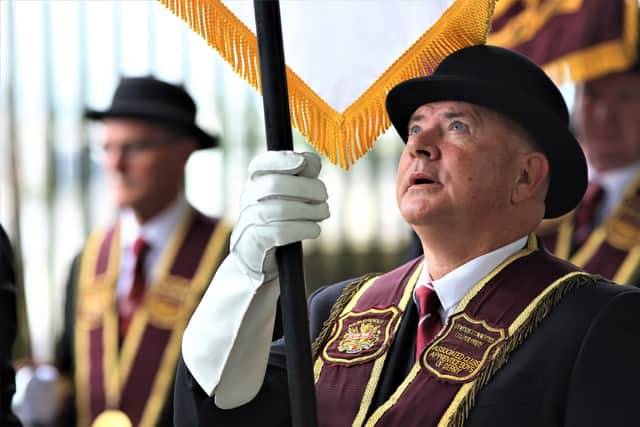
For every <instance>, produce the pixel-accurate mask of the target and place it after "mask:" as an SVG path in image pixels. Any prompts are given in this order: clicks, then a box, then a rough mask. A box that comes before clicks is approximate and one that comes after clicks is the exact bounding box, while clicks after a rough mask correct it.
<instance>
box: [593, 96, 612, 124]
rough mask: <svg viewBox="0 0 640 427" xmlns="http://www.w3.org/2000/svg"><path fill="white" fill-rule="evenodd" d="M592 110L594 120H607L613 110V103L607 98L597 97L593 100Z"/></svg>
mask: <svg viewBox="0 0 640 427" xmlns="http://www.w3.org/2000/svg"><path fill="white" fill-rule="evenodd" d="M591 112H592V116H593V119H594V120H598V121H603V120H606V119H608V118H609V116H610V115H611V112H612V108H611V104H610V102H609V101H607V100H606V99H597V100H595V101H594V102H593V106H592V110H591Z"/></svg>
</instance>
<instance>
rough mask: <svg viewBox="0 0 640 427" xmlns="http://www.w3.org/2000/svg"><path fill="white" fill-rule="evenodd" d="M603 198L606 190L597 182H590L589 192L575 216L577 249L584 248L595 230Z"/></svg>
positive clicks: (575, 242) (585, 194)
mask: <svg viewBox="0 0 640 427" xmlns="http://www.w3.org/2000/svg"><path fill="white" fill-rule="evenodd" d="M603 198H604V188H602V186H601V185H600V184H599V183H597V182H595V181H591V182H589V185H588V186H587V191H586V192H585V193H584V197H583V198H582V201H581V202H580V204H579V205H578V207H577V209H576V212H575V216H574V223H575V228H574V230H575V235H574V244H575V247H576V248H579V247H580V246H582V244H583V243H584V242H585V240H587V237H589V234H590V233H591V231H592V230H593V226H594V225H595V224H594V221H595V217H596V211H597V209H598V205H599V204H600V202H601V201H602V199H603Z"/></svg>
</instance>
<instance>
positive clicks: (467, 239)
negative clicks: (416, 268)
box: [417, 230, 530, 280]
mask: <svg viewBox="0 0 640 427" xmlns="http://www.w3.org/2000/svg"><path fill="white" fill-rule="evenodd" d="M505 231H506V230H505ZM417 232H418V235H419V236H420V239H421V241H422V246H423V252H424V256H425V259H426V261H427V264H428V265H429V273H430V275H431V277H432V278H433V279H434V280H437V279H439V278H441V277H443V276H445V275H446V274H447V273H450V272H451V271H453V270H455V269H456V268H458V267H460V266H461V265H464V264H465V263H467V262H469V261H471V260H473V259H475V258H478V257H479V256H482V255H485V254H487V253H489V252H492V251H494V250H496V249H498V248H501V247H503V246H505V245H507V244H509V243H512V242H514V241H516V240H518V239H519V238H521V237H523V236H526V235H527V234H528V233H529V232H530V231H526V230H520V231H511V232H508V233H506V232H502V230H494V232H491V233H487V232H479V231H478V230H475V231H474V232H469V233H435V232H433V231H432V230H427V231H425V230H420V231H417Z"/></svg>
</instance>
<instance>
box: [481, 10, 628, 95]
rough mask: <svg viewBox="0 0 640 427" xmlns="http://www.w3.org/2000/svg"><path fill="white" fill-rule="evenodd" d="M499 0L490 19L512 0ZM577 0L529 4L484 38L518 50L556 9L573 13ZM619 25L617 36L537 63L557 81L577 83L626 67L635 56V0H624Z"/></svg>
mask: <svg viewBox="0 0 640 427" xmlns="http://www.w3.org/2000/svg"><path fill="white" fill-rule="evenodd" d="M501 3H502V4H501ZM501 3H498V4H499V6H498V7H496V12H495V14H494V19H497V18H498V17H499V16H501V15H502V14H503V13H504V12H506V10H507V9H508V8H509V7H511V6H512V5H513V4H514V3H515V1H514V0H502V2H501ZM581 3H582V1H579V0H571V1H567V2H565V3H562V4H561V3H559V2H548V3H546V6H545V5H544V4H543V5H536V4H534V5H529V6H528V7H527V9H525V10H524V11H523V12H522V13H520V14H519V15H517V16H515V17H514V18H513V19H511V21H510V22H509V23H508V24H506V25H505V26H504V28H502V29H501V30H500V31H499V32H496V33H493V34H490V35H489V37H488V41H487V42H488V43H489V44H494V45H498V46H502V47H507V48H512V49H516V50H518V46H519V45H521V44H522V43H525V42H528V41H530V40H531V39H532V38H534V37H535V34H536V32H537V31H538V30H540V29H541V28H542V27H543V26H544V24H545V23H546V22H547V21H548V20H549V19H551V18H552V17H554V16H555V15H557V14H559V13H573V12H575V11H577V10H578V9H579V8H580V6H581ZM623 28H624V31H623V34H622V37H621V38H620V39H614V40H608V41H603V42H602V43H598V44H594V45H592V46H585V47H583V48H581V49H577V50H574V51H572V52H569V53H567V54H565V55H563V56H561V57H559V58H556V59H554V60H551V61H549V62H547V63H544V64H541V66H542V68H543V69H544V70H545V72H546V73H547V74H548V75H549V77H551V79H553V81H554V82H556V84H558V85H562V84H564V83H567V82H573V83H580V82H584V81H586V80H590V79H595V78H598V77H600V76H603V75H605V74H607V73H610V72H615V71H622V70H626V69H628V68H629V67H630V66H631V65H632V64H634V63H635V61H636V60H637V59H638V40H639V39H640V37H639V33H638V0H625V6H624V23H623Z"/></svg>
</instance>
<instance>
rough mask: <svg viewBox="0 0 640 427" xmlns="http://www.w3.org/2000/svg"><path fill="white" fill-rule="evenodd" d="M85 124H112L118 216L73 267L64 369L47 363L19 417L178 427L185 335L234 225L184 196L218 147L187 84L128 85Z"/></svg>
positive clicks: (108, 158) (107, 158) (108, 166)
mask: <svg viewBox="0 0 640 427" xmlns="http://www.w3.org/2000/svg"><path fill="white" fill-rule="evenodd" d="M86 117H87V118H88V119H92V120H98V121H102V122H103V127H104V128H103V131H104V140H103V141H102V143H101V149H102V152H103V153H102V154H103V156H102V161H103V167H104V171H105V173H106V175H107V177H108V181H109V183H110V187H111V191H112V195H113V197H114V199H115V203H116V204H117V206H118V208H119V210H118V214H117V217H116V218H115V219H114V222H113V223H112V224H111V225H109V226H108V227H106V228H104V229H99V230H95V231H94V232H92V233H91V234H90V236H89V238H88V239H87V241H86V242H85V244H84V247H83V249H82V251H81V253H80V254H79V255H78V256H77V257H76V258H75V260H74V261H73V264H72V266H71V270H70V274H69V279H68V283H67V292H66V303H65V321H64V331H63V334H62V337H61V339H60V340H59V344H58V346H57V349H56V363H55V365H56V366H55V368H53V367H51V366H48V365H44V366H39V367H37V369H36V370H35V372H36V373H37V372H38V371H39V370H40V371H41V370H42V369H43V368H44V367H48V369H47V370H46V371H45V372H46V374H44V375H34V376H33V377H32V379H31V381H30V382H29V383H28V384H27V386H26V389H25V396H24V399H23V400H22V401H21V402H17V405H16V412H17V413H18V415H19V416H20V417H21V418H22V420H23V422H24V423H25V424H36V425H58V426H65V427H66V426H71V425H77V426H81V427H84V426H89V425H110V424H109V423H111V422H113V420H126V419H128V421H129V422H130V423H131V425H133V426H137V425H140V424H141V422H143V423H144V425H161V426H169V425H172V417H173V414H172V411H173V408H172V404H171V402H172V392H173V381H172V378H173V376H174V372H175V369H176V362H177V359H178V355H179V351H180V349H179V341H180V339H181V336H182V332H183V330H184V328H185V325H186V321H187V319H188V318H189V315H190V313H191V311H192V310H193V309H194V307H195V306H196V304H197V302H198V301H199V299H200V297H201V294H202V292H203V291H204V289H205V288H206V285H207V284H208V283H209V280H210V278H211V277H212V275H213V273H214V272H215V270H216V268H217V267H218V264H219V262H220V261H221V260H222V259H223V258H224V257H225V255H226V254H227V252H228V236H229V232H230V226H229V225H228V224H226V223H225V222H224V221H222V220H221V219H220V218H211V217H207V216H205V215H204V214H203V213H201V212H199V211H197V210H196V209H195V208H194V207H193V206H191V205H190V203H189V202H188V201H187V199H186V197H185V193H184V191H185V187H184V186H185V177H184V174H185V166H186V163H187V160H188V159H189V157H190V156H191V154H192V153H194V152H195V151H196V150H200V149H207V148H212V147H215V146H217V145H218V140H217V138H216V137H214V136H212V135H209V134H208V133H206V132H205V131H203V130H202V129H201V128H200V127H198V125H197V124H196V122H195V117H196V105H195V103H194V101H193V100H192V98H191V96H190V95H189V94H188V93H187V92H186V91H185V90H184V89H183V88H182V87H181V86H178V85H174V84H171V83H167V82H164V81H161V80H158V79H156V78H153V77H147V76H145V77H125V78H122V79H121V80H120V82H119V84H118V86H117V88H116V90H115V93H114V96H113V99H112V102H111V105H110V107H109V109H107V110H105V111H95V110H88V111H87V112H86ZM55 369H57V371H56V370H55ZM52 370H53V373H52ZM65 384H66V387H65V386H64V385H65ZM96 418H98V420H100V421H98V420H96ZM101 423H102V424H101ZM118 425H120V424H118ZM123 425H126V424H123Z"/></svg>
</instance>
